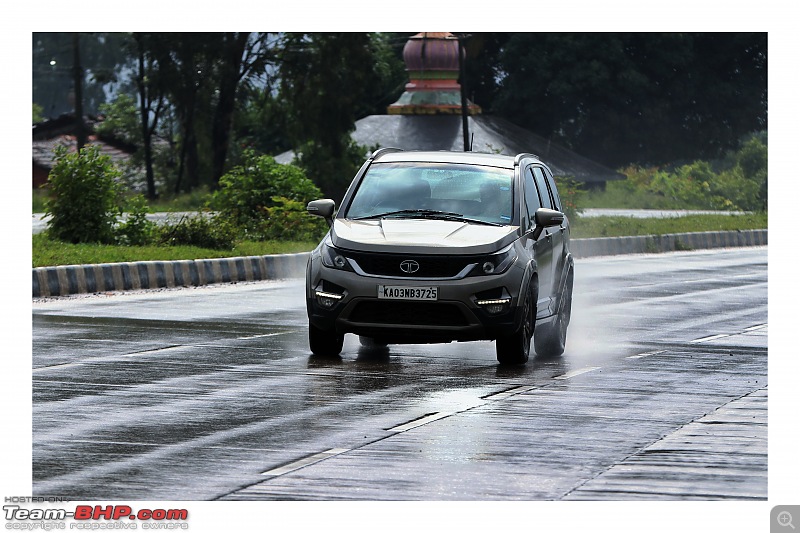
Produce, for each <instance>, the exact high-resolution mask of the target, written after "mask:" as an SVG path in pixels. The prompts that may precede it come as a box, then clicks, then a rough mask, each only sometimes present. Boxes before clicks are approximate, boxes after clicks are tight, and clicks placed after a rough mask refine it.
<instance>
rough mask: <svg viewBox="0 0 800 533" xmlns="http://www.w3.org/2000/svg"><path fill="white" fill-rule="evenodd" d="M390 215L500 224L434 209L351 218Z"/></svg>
mask: <svg viewBox="0 0 800 533" xmlns="http://www.w3.org/2000/svg"><path fill="white" fill-rule="evenodd" d="M390 216H407V217H409V218H412V217H418V218H433V219H439V220H454V221H457V222H467V223H471V224H484V225H486V226H502V225H503V224H498V223H496V222H489V221H486V220H478V219H476V218H466V217H464V215H462V214H461V213H451V212H447V211H436V210H435V209H400V210H399V211H389V212H387V213H379V214H376V215H368V216H365V217H357V218H354V219H353V220H370V219H375V218H384V217H390Z"/></svg>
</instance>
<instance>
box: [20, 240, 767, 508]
mask: <svg viewBox="0 0 800 533" xmlns="http://www.w3.org/2000/svg"><path fill="white" fill-rule="evenodd" d="M766 335H767V249H766V248H754V249H737V250H726V251H709V252H681V253H673V254H660V255H648V256H625V257H613V258H593V259H586V260H580V261H578V262H577V267H576V280H575V299H574V304H573V323H572V325H571V326H570V332H569V340H568V345H567V351H566V353H565V355H564V357H562V358H558V359H549V360H542V359H533V360H531V361H530V362H529V363H528V364H527V365H526V366H525V367H520V368H500V367H499V366H498V365H497V364H496V360H495V356H494V344H493V343H489V342H481V343H462V344H457V343H454V344H448V345H414V346H393V347H391V348H390V350H389V351H385V350H384V351H380V350H378V351H374V350H373V351H370V350H366V349H364V348H361V347H360V346H359V343H358V340H357V338H355V337H352V336H348V338H347V339H346V341H345V348H344V351H343V353H342V357H341V359H335V360H326V359H319V358H316V357H312V356H310V354H309V351H308V348H307V344H306V318H305V308H304V301H303V286H302V282H301V281H297V280H291V281H282V282H260V283H252V284H239V285H232V286H215V287H202V288H192V289H182V290H164V291H151V292H139V293H129V294H116V295H100V296H91V297H75V298H62V299H51V300H40V301H34V304H33V494H35V495H59V496H66V497H69V498H72V499H76V500H86V499H134V500H214V499H222V500H249V499H257V500H263V499H280V500H286V499H301V500H313V499H325V500H339V499H350V500H514V499H522V500H569V499H616V500H632V499H701V500H708V499H739V500H764V499H766V496H767V439H766V431H767V427H766V406H767V336H766ZM731 452H735V453H731Z"/></svg>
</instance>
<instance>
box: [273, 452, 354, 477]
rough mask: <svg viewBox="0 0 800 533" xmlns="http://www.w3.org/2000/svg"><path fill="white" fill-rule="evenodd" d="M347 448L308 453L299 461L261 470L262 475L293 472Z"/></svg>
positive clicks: (338, 453)
mask: <svg viewBox="0 0 800 533" xmlns="http://www.w3.org/2000/svg"><path fill="white" fill-rule="evenodd" d="M349 451H350V449H349V448H331V449H330V450H328V451H325V452H321V453H315V454H314V455H310V456H308V457H306V458H304V459H300V460H299V461H295V462H293V463H289V464H288V465H283V466H280V467H278V468H273V469H272V470H267V471H266V472H261V475H262V476H282V475H283V474H288V473H289V472H293V471H295V470H299V469H301V468H303V467H305V466H308V465H313V464H314V463H318V462H320V461H324V460H325V459H329V458H331V457H334V456H336V455H341V454H343V453H345V452H349Z"/></svg>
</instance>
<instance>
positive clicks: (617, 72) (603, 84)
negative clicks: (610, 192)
mask: <svg viewBox="0 0 800 533" xmlns="http://www.w3.org/2000/svg"><path fill="white" fill-rule="evenodd" d="M766 51H767V44H766V34H765V33H736V34H725V33H713V34H702V33H697V34H693V33H668V34H657V33H646V34H639V33H626V34H608V33H584V34H570V33H567V34H559V33H536V34H532V33H521V34H513V35H511V36H510V37H509V38H508V40H507V42H505V43H504V44H502V47H501V49H500V51H499V53H498V54H497V56H498V58H499V65H500V67H499V69H498V71H497V72H496V75H497V78H498V79H499V81H498V86H497V90H496V92H495V94H496V98H495V100H494V101H492V102H490V106H487V107H489V108H490V109H492V110H494V111H495V112H496V113H498V114H500V115H502V116H504V117H506V118H508V119H509V120H512V121H513V122H516V123H517V124H519V125H521V126H523V127H525V128H528V129H530V130H532V131H534V132H535V133H538V134H539V135H542V136H544V137H547V138H551V139H553V140H554V141H556V142H558V143H560V144H564V145H566V146H568V147H570V148H572V149H574V150H576V151H577V152H578V153H580V154H582V155H585V156H587V157H589V158H592V159H595V160H597V161H600V162H602V163H605V164H607V165H609V166H614V167H617V166H620V165H623V164H627V163H630V162H635V163H641V164H660V163H665V162H671V161H675V160H692V159H697V158H715V157H720V156H722V155H723V154H724V153H725V151H726V150H728V149H730V148H733V147H735V146H736V144H737V142H738V140H739V138H740V137H741V136H742V135H744V134H746V133H749V132H752V131H757V130H761V129H764V128H765V127H766V119H767V114H766V102H767V96H766V95H767V93H766ZM491 74H492V73H489V75H488V76H491ZM482 79H483V80H484V81H485V80H486V79H487V75H484V77H483V78H482ZM485 86H486V87H488V88H489V89H490V90H489V91H488V93H487V94H489V95H491V94H492V91H491V80H490V81H489V83H486V84H485ZM481 94H483V93H481ZM478 103H479V104H480V105H485V104H484V103H482V102H480V101H479V102H478Z"/></svg>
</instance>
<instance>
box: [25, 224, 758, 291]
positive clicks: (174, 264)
mask: <svg viewBox="0 0 800 533" xmlns="http://www.w3.org/2000/svg"><path fill="white" fill-rule="evenodd" d="M766 244H767V230H766V229H762V230H743V231H709V232H703V233H674V234H669V235H643V236H637V237H602V238H595V239H572V241H570V249H571V251H572V254H573V256H574V257H575V258H577V259H580V258H585V257H594V256H602V255H622V254H641V253H659V252H672V251H679V250H701V249H711V248H733V247H742V246H764V245H766ZM308 256H309V253H308V252H305V253H299V254H283V255H262V256H252V257H231V258H223V259H195V260H183V261H136V262H130V263H107V264H99V265H69V266H57V267H39V268H34V269H33V297H34V298H41V297H49V296H67V295H70V294H81V293H97V292H111V291H129V290H139V289H159V288H167V287H188V286H201V285H210V284H213V283H235V282H239V281H260V280H268V279H285V278H299V277H303V276H304V275H305V266H306V262H307V261H308Z"/></svg>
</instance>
